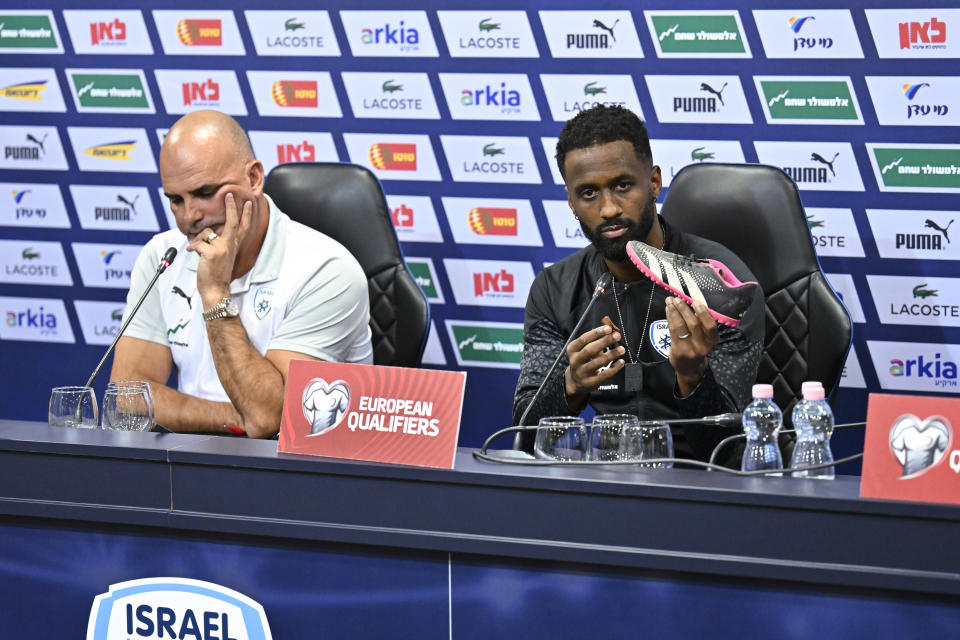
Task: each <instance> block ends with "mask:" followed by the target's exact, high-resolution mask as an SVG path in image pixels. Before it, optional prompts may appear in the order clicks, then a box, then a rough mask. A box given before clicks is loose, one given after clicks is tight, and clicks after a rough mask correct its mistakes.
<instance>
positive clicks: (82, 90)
mask: <svg viewBox="0 0 960 640" xmlns="http://www.w3.org/2000/svg"><path fill="white" fill-rule="evenodd" d="M94 84H96V82H88V83H87V84H85V85H83V86H82V87H80V91H77V97H78V98H82V97H83V94H85V93H86V92H87V91H90V89H93V85H94Z"/></svg>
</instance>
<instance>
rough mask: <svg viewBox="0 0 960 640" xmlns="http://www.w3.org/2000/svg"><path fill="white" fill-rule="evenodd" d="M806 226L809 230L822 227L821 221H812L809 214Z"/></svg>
mask: <svg viewBox="0 0 960 640" xmlns="http://www.w3.org/2000/svg"><path fill="white" fill-rule="evenodd" d="M807 226H808V227H810V228H811V229H815V228H816V227H822V226H823V220H814V219H813V214H810V215H808V216H807Z"/></svg>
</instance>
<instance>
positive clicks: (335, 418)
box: [302, 378, 350, 436]
mask: <svg viewBox="0 0 960 640" xmlns="http://www.w3.org/2000/svg"><path fill="white" fill-rule="evenodd" d="M302 406H303V417H304V418H306V419H307V422H308V423H309V424H310V434H309V435H311V436H319V435H323V434H324V433H327V432H328V431H332V430H333V429H335V428H336V427H337V425H338V424H340V422H341V421H342V420H343V416H345V415H346V413H347V408H348V407H349V406H350V387H349V386H347V383H346V382H344V381H343V380H335V381H334V382H332V383H330V384H327V381H326V380H324V379H323V378H314V379H313V380H310V381H309V382H308V383H307V384H306V386H305V387H304V388H303V401H302Z"/></svg>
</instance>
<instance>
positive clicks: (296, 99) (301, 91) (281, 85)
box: [270, 80, 317, 107]
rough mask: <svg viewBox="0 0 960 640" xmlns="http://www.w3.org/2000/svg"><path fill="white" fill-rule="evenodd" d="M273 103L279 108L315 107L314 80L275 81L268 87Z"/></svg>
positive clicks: (315, 85) (315, 92) (315, 88)
mask: <svg viewBox="0 0 960 640" xmlns="http://www.w3.org/2000/svg"><path fill="white" fill-rule="evenodd" d="M270 95H271V97H273V101H274V102H275V103H276V104H277V105H278V106H281V107H316V106H317V81H316V80H277V81H276V82H274V83H273V86H272V87H270Z"/></svg>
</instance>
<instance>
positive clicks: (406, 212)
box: [390, 203, 413, 227]
mask: <svg viewBox="0 0 960 640" xmlns="http://www.w3.org/2000/svg"><path fill="white" fill-rule="evenodd" d="M390 219H391V220H392V221H393V226H395V227H412V226H413V209H411V208H410V207H408V206H407V205H406V204H403V203H401V204H400V206H399V207H396V208H394V209H390Z"/></svg>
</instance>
